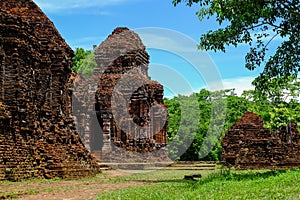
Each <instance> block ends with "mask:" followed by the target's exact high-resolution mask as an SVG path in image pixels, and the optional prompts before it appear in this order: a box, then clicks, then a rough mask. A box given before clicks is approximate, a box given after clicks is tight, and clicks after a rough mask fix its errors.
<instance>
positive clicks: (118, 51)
mask: <svg viewBox="0 0 300 200" xmlns="http://www.w3.org/2000/svg"><path fill="white" fill-rule="evenodd" d="M94 53H95V58H96V62H97V65H98V67H97V68H96V69H95V70H94V72H93V74H92V76H91V77H90V78H88V79H87V80H84V81H82V82H81V83H79V84H78V85H76V84H75V85H76V87H75V88H76V89H75V90H76V92H75V94H76V95H75V96H76V97H75V99H77V101H78V102H76V105H73V107H76V109H75V110H74V112H76V113H77V116H76V117H77V118H78V119H77V122H79V123H81V125H80V126H79V127H81V128H79V129H81V130H82V131H83V133H82V136H83V137H84V138H88V140H86V143H85V144H86V145H87V146H90V149H91V151H92V152H94V151H97V150H99V147H100V151H102V158H103V157H104V154H106V155H113V154H112V151H111V150H112V148H114V147H116V148H120V149H124V150H126V151H135V152H151V151H154V150H157V149H160V148H161V147H164V146H165V145H166V126H167V123H166V121H167V108H166V105H164V103H163V86H162V85H161V84H159V83H158V82H156V81H152V80H151V79H150V78H149V76H148V64H149V55H148V53H147V52H146V50H145V46H144V45H143V43H142V41H141V39H140V38H139V36H138V35H137V34H136V33H134V32H133V31H131V30H129V29H128V28H116V29H115V30H114V31H113V33H112V34H111V35H109V36H108V38H107V39H106V40H105V41H103V42H102V43H101V44H100V45H99V46H98V47H97V46H96V47H95V48H94ZM95 83H97V84H95ZM80 102H81V103H80ZM93 106H95V107H93ZM79 110H86V112H85V113H86V115H80V114H81V113H82V111H79ZM93 112H94V113H95V114H96V117H97V119H98V122H99V124H100V127H101V128H100V129H101V133H100V130H97V129H93V128H84V127H86V123H87V121H86V120H83V119H86V116H89V118H90V116H93V115H94V113H93ZM90 120H91V119H90ZM84 122H85V123H84ZM89 126H91V123H89ZM92 129H93V130H94V131H91V130H92ZM99 134H100V135H99ZM87 135H89V136H87ZM95 135H97V137H95ZM92 138H94V139H95V138H101V139H100V143H98V145H96V146H95V145H93V143H94V141H92V140H93V139H92ZM96 141H99V140H98V139H96ZM88 148H89V147H88Z"/></svg>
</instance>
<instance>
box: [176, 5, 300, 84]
mask: <svg viewBox="0 0 300 200" xmlns="http://www.w3.org/2000/svg"><path fill="white" fill-rule="evenodd" d="M180 2H186V4H187V5H188V6H191V5H193V4H196V3H197V4H198V5H199V6H200V10H199V11H198V12H197V15H198V17H199V19H200V20H203V19H205V18H207V19H208V18H214V19H216V21H217V22H218V23H219V24H220V25H221V28H219V29H217V30H214V31H213V30H210V31H208V32H207V33H206V34H203V35H202V36H201V38H200V45H199V47H200V48H201V49H205V50H213V51H223V52H225V50H226V46H229V45H232V46H234V47H237V45H238V44H246V45H249V52H248V53H247V55H246V57H245V59H246V68H248V69H249V70H254V69H256V68H258V67H262V66H263V67H264V70H263V72H262V73H261V74H260V76H259V77H258V78H257V80H256V81H255V85H256V87H257V88H259V89H261V88H265V87H267V85H266V83H267V82H269V81H270V80H272V79H273V78H278V77H282V78H287V79H289V77H290V76H291V75H293V77H294V78H297V75H298V71H299V65H300V56H299V55H300V48H299V44H300V32H299V29H300V2H299V1H283V0H280V1H279V0H268V1H266V0H229V1H224V0H173V4H174V5H175V6H176V5H177V4H178V3H180ZM275 38H277V39H278V38H279V40H277V43H278V41H280V42H279V43H280V44H278V47H277V49H276V50H275V53H274V54H273V55H272V56H270V57H268V54H267V53H271V54H272V53H273V52H269V47H270V43H271V42H273V41H274V40H275ZM275 44H276V43H275Z"/></svg>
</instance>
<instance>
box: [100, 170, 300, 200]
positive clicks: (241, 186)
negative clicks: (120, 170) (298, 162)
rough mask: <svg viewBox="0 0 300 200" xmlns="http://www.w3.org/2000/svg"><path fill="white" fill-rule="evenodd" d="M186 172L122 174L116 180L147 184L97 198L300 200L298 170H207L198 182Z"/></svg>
mask: <svg viewBox="0 0 300 200" xmlns="http://www.w3.org/2000/svg"><path fill="white" fill-rule="evenodd" d="M201 173H202V172H201ZM183 175H187V172H186V171H174V170H172V171H163V170H162V171H155V172H151V173H142V174H135V175H132V176H125V177H119V178H118V179H115V180H114V181H118V182H123V181H124V182H125V181H140V182H143V181H144V182H145V183H148V184H147V185H146V186H138V187H131V188H128V189H121V190H115V191H112V192H109V193H103V194H100V195H99V196H98V198H97V199H109V200H110V199H122V200H123V199H124V200H126V199H130V200H131V199H133V200H134V199H143V200H147V199H149V200H155V199H159V200H160V199H163V200H169V199H170V200H174V199H183V200H184V199H189V200H190V199H222V200H223V199H247V200H248V199H300V170H299V169H297V170H281V171H234V172H226V173H219V172H218V173H214V174H208V173H206V174H204V177H203V178H201V179H200V180H198V181H187V180H183Z"/></svg>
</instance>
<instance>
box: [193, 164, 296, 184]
mask: <svg viewBox="0 0 300 200" xmlns="http://www.w3.org/2000/svg"><path fill="white" fill-rule="evenodd" d="M289 171H298V172H300V168H299V169H287V170H285V169H284V170H270V171H265V172H257V171H247V172H231V171H230V170H227V171H221V172H218V173H213V174H209V175H208V176H207V177H205V178H203V179H200V180H199V181H198V182H197V184H200V185H203V184H206V183H209V182H212V181H245V180H255V179H260V178H262V179H266V178H269V177H275V176H279V175H281V174H285V173H287V172H289Z"/></svg>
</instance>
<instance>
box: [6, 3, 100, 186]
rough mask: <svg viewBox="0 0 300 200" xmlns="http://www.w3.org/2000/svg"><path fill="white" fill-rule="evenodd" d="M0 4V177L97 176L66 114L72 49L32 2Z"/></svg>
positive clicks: (69, 107)
mask: <svg viewBox="0 0 300 200" xmlns="http://www.w3.org/2000/svg"><path fill="white" fill-rule="evenodd" d="M0 2H1V10H0V13H1V14H0V35H1V37H0V63H1V67H0V84H1V87H0V180H20V179H24V178H30V177H45V178H53V177H62V178H77V177H82V176H87V175H94V174H96V173H97V172H99V167H98V165H97V163H96V161H95V159H94V158H93V157H92V155H91V154H90V153H89V152H88V150H86V148H85V147H84V145H83V143H82V142H81V140H80V138H79V136H78V134H77V133H76V132H75V125H74V121H73V118H72V114H71V90H70V87H71V83H70V82H69V78H70V74H71V65H72V61H71V58H72V56H73V51H72V49H71V48H70V47H69V46H68V45H67V44H66V43H65V41H64V40H63V38H62V37H61V35H60V34H59V33H58V31H57V30H56V28H55V27H54V25H53V23H52V22H51V21H50V20H49V19H48V18H47V17H46V15H45V14H44V13H43V12H42V11H41V10H40V8H39V7H38V6H37V5H36V4H35V3H34V2H33V1H32V0H1V1H0Z"/></svg>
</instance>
